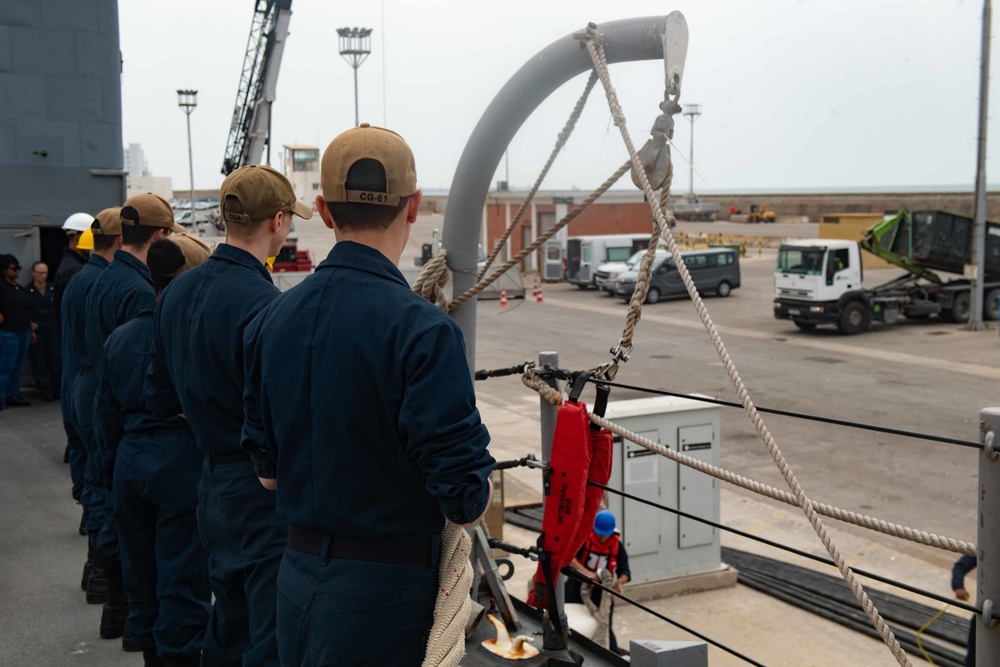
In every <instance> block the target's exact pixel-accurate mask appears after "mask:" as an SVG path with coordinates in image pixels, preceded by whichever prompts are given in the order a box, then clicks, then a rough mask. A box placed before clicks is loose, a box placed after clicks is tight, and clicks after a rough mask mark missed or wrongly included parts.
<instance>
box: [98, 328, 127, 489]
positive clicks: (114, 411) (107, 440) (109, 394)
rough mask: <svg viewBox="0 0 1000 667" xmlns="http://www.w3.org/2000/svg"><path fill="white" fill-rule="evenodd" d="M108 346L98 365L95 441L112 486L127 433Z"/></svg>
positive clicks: (101, 467)
mask: <svg viewBox="0 0 1000 667" xmlns="http://www.w3.org/2000/svg"><path fill="white" fill-rule="evenodd" d="M107 359H108V346H107V345H106V344H105V346H104V351H103V354H101V361H100V363H99V364H98V366H97V394H96V395H95V396H94V443H95V444H96V445H97V447H96V450H97V451H98V452H100V457H101V463H100V469H101V475H102V477H103V480H104V483H105V484H106V485H108V486H109V487H110V485H111V478H112V476H113V475H114V465H115V453H116V452H117V451H118V443H120V442H121V440H122V436H123V435H124V433H125V430H124V428H122V417H121V413H122V405H121V402H120V401H119V400H118V398H117V397H116V396H115V392H114V390H113V389H112V388H111V379H110V377H109V372H108V361H107Z"/></svg>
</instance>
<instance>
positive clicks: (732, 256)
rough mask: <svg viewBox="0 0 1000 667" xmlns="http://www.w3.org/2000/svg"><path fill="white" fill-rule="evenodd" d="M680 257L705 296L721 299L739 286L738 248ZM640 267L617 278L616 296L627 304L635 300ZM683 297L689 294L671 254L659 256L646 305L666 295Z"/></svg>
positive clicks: (699, 290) (687, 252) (692, 253)
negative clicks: (708, 294)
mask: <svg viewBox="0 0 1000 667" xmlns="http://www.w3.org/2000/svg"><path fill="white" fill-rule="evenodd" d="M681 257H682V258H683V260H684V265H685V266H686V267H687V269H688V272H689V273H690V274H691V278H692V279H693V280H694V285H695V287H697V288H698V292H700V293H702V294H704V293H705V292H715V293H716V294H717V295H718V296H722V297H726V296H729V294H730V292H732V290H734V289H736V288H737V287H739V286H740V255H739V251H738V250H736V249H735V248H709V249H708V250H687V251H684V252H682V253H681ZM638 268H639V267H638V265H636V266H635V268H633V269H629V270H628V271H625V272H623V273H622V274H621V275H619V276H618V279H617V280H615V291H614V295H615V296H617V297H619V298H622V299H625V300H626V301H627V300H628V299H630V298H632V292H634V291H635V281H636V278H637V277H638V271H637V269H638ZM681 294H687V288H685V287H684V282H683V281H682V280H681V275H680V272H679V271H678V270H677V266H676V265H675V264H674V258H673V256H672V255H670V254H669V253H666V254H663V255H659V256H657V257H656V259H654V260H653V271H652V275H651V276H650V279H649V292H648V293H647V294H646V303H656V302H657V301H659V300H660V299H661V298H663V297H665V296H678V295H681Z"/></svg>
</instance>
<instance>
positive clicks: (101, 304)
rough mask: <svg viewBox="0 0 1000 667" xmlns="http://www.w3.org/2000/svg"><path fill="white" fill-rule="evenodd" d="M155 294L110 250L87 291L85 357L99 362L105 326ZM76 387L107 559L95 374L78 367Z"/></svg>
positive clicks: (107, 511) (110, 458) (108, 494)
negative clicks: (95, 472)
mask: <svg viewBox="0 0 1000 667" xmlns="http://www.w3.org/2000/svg"><path fill="white" fill-rule="evenodd" d="M155 299H156V294H155V292H154V291H153V283H152V281H150V279H149V270H148V269H147V268H146V265H145V264H143V263H142V261H140V260H139V259H137V258H136V257H135V256H133V255H132V254H130V253H129V252H128V251H126V250H116V251H115V261H113V262H111V264H110V265H109V266H108V268H106V269H105V270H104V273H102V274H101V275H100V276H99V277H98V278H97V280H96V281H94V285H93V287H92V288H91V290H90V294H88V295H87V305H86V318H87V333H86V340H87V358H88V360H89V361H90V363H91V364H94V365H95V366H96V365H99V364H100V360H101V354H102V352H103V349H104V342H105V341H106V340H107V338H108V336H110V335H111V332H112V331H114V330H115V329H116V328H117V327H119V326H121V325H122V324H125V323H126V322H128V321H129V320H131V319H132V318H134V317H135V316H136V315H138V314H139V311H140V310H142V309H143V308H144V307H146V306H149V305H151V304H152V303H153V302H154V301H155ZM80 381H83V384H82V385H81V393H80V394H79V395H78V401H79V402H78V403H77V412H76V414H77V420H78V421H79V422H80V425H81V427H82V430H83V441H84V444H86V443H87V442H88V441H90V442H91V443H92V444H91V447H90V449H89V450H88V456H92V457H93V458H94V461H95V464H96V466H97V469H98V471H99V472H100V475H101V479H102V480H103V483H101V484H99V485H98V493H102V494H103V496H104V501H103V507H104V516H103V517H98V519H99V520H100V521H101V523H102V525H101V527H100V532H99V533H98V535H97V544H96V545H95V546H96V547H97V549H98V551H100V553H101V555H102V556H103V557H104V558H106V559H107V560H109V561H111V562H113V563H117V562H120V561H119V555H118V529H117V527H116V526H115V522H114V509H113V500H112V491H111V484H110V481H111V475H112V471H113V469H114V455H113V453H111V454H109V453H107V452H104V451H102V450H101V449H100V447H98V446H97V442H96V440H95V439H94V409H95V403H94V397H95V396H96V394H97V387H98V378H97V375H96V373H95V372H92V373H91V374H88V373H87V372H86V371H81V373H80Z"/></svg>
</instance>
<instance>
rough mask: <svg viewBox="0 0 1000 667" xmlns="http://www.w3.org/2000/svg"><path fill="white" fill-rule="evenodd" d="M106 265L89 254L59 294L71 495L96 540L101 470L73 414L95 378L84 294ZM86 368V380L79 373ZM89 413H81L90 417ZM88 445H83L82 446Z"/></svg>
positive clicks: (100, 516)
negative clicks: (69, 433) (69, 429)
mask: <svg viewBox="0 0 1000 667" xmlns="http://www.w3.org/2000/svg"><path fill="white" fill-rule="evenodd" d="M107 267H108V260H106V259H104V258H103V257H101V256H100V255H99V254H97V253H96V252H95V253H92V254H91V255H90V258H89V259H88V260H87V263H86V264H84V265H83V268H82V269H80V272H79V273H77V274H76V276H74V277H73V280H71V281H70V283H69V285H67V287H66V291H65V292H64V293H63V295H62V303H61V304H60V306H61V308H62V318H61V319H62V331H63V336H62V350H63V372H62V408H63V418H64V419H65V420H66V421H68V422H69V424H70V426H71V427H72V428H73V431H74V434H75V435H76V439H75V440H73V439H70V455H69V464H70V475H71V476H72V478H73V497H74V498H76V499H77V500H79V501H80V504H82V505H83V514H84V526H85V528H86V531H87V534H88V535H91V536H93V538H95V539H96V537H97V533H98V532H99V531H100V529H101V524H102V523H103V522H104V494H98V493H94V488H95V485H96V484H99V483H100V471H99V470H98V468H97V466H96V465H90V464H91V463H94V460H93V459H91V458H90V457H89V456H88V454H89V449H88V448H89V447H91V446H92V441H84V439H83V428H82V426H81V425H80V422H79V420H78V419H77V416H76V406H77V405H78V404H79V402H80V401H79V399H80V397H81V396H82V393H81V392H83V391H85V389H84V387H83V384H85V383H92V382H93V381H94V379H95V376H94V372H93V367H94V365H95V364H94V362H93V361H91V360H90V356H89V355H88V354H87V340H86V332H87V313H86V308H87V303H86V301H87V295H88V294H89V293H90V289H91V288H92V287H93V285H94V282H95V281H96V280H97V278H98V276H100V275H101V273H102V272H103V271H104V269H106V268H107ZM84 369H86V371H87V374H88V379H87V380H80V379H78V376H79V374H80V372H81V371H83V370H84ZM91 391H93V388H91ZM90 414H91V413H87V415H84V418H85V419H87V418H89V415H90ZM85 444H86V445H87V447H85V446H84V445H85Z"/></svg>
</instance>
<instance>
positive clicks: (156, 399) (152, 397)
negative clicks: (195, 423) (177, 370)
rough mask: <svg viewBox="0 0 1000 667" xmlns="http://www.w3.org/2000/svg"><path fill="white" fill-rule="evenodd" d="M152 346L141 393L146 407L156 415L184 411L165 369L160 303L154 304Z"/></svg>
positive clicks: (160, 415) (169, 414)
mask: <svg viewBox="0 0 1000 667" xmlns="http://www.w3.org/2000/svg"><path fill="white" fill-rule="evenodd" d="M152 339H153V342H152V347H151V349H150V352H149V369H148V370H147V371H146V379H145V382H143V387H142V395H143V397H144V398H145V399H146V408H147V409H148V410H149V411H150V412H151V413H153V415H155V416H156V417H160V418H161V419H162V418H165V417H172V416H174V415H178V414H180V413H182V412H184V409H183V408H182V407H181V401H180V399H179V398H178V397H177V390H176V389H175V388H174V383H173V381H172V380H171V379H170V372H169V371H168V370H167V362H166V357H165V355H164V354H163V344H162V339H161V337H160V304H159V303H157V304H156V310H155V311H154V313H153V335H152Z"/></svg>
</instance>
